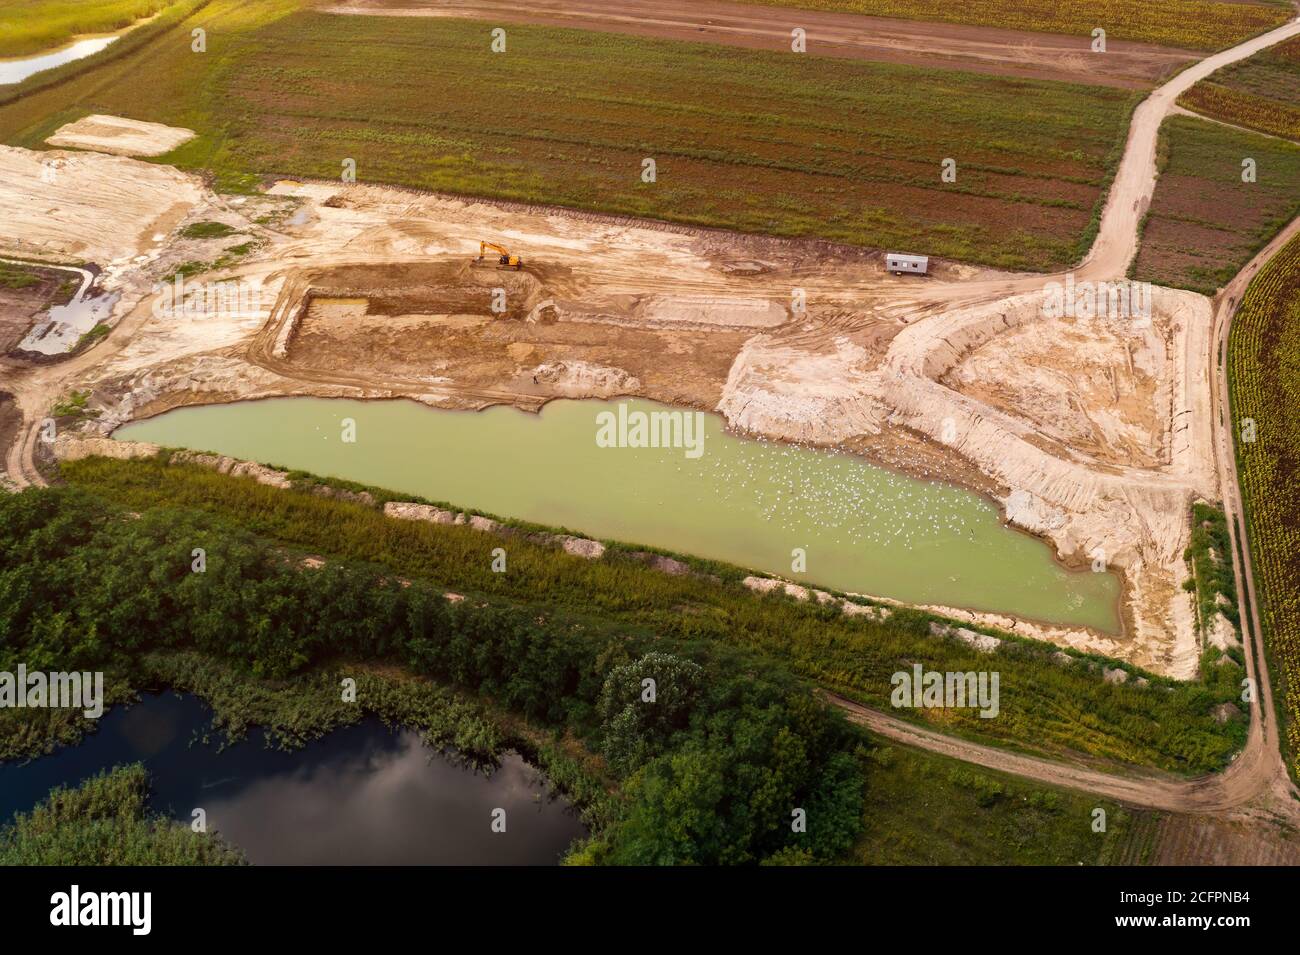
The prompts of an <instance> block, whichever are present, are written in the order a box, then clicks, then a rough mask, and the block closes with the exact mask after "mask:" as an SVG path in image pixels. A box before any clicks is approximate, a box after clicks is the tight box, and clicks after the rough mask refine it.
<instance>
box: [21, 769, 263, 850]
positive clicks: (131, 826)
mask: <svg viewBox="0 0 1300 955" xmlns="http://www.w3.org/2000/svg"><path fill="white" fill-rule="evenodd" d="M147 792H148V774H147V773H146V772H145V770H144V767H143V766H141V765H140V764H139V763H134V764H132V765H130V766H119V767H117V768H115V769H113V770H112V771H110V772H104V773H101V774H100V775H98V776H94V777H92V778H90V779H88V780H86V781H85V782H83V783H82V784H81V785H80V786H78V787H76V788H75V789H63V788H60V789H55V790H54V791H53V792H51V793H50V796H49V798H48V799H46V800H45V801H44V802H43V803H41V804H40V805H38V806H37V807H36V808H35V809H33V810H32V811H31V812H30V813H19V814H18V815H17V816H16V817H15V818H14V821H13V822H11V823H9V824H7V825H5V826H0V866H4V865H239V864H240V863H242V862H243V856H242V855H241V854H240V853H239V852H238V851H236V850H234V849H232V848H230V847H229V846H227V845H225V844H224V843H223V842H222V841H221V839H220V838H219V837H218V836H217V835H216V834H214V833H208V832H194V831H192V830H191V829H190V827H189V826H186V825H184V824H183V823H179V822H173V821H171V820H169V819H164V818H162V817H160V816H153V815H150V814H149V813H147V812H146V811H145V798H146V795H147Z"/></svg>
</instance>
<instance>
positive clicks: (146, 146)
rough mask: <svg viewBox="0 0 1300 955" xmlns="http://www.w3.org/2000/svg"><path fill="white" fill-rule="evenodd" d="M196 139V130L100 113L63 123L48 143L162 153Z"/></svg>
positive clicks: (128, 153) (128, 152)
mask: <svg viewBox="0 0 1300 955" xmlns="http://www.w3.org/2000/svg"><path fill="white" fill-rule="evenodd" d="M193 138H194V130H192V129H181V128H180V127H177V126H164V125H162V124H161V123H142V122H140V121H138V120H134V119H125V118H124V117H121V116H101V115H99V114H96V115H93V116H86V117H84V118H82V119H79V120H77V121H76V122H75V123H68V124H66V125H64V126H60V127H59V129H58V131H57V132H55V134H54V135H53V136H51V137H50V138H49V139H47V140H45V142H46V143H48V144H49V145H51V146H69V147H73V148H76V149H93V150H94V151H95V152H101V153H114V154H115V155H118V156H161V155H162V154H163V153H169V152H171V151H172V150H173V149H175V148H176V147H177V146H179V145H181V143H187V142H189V141H190V140H191V139H193Z"/></svg>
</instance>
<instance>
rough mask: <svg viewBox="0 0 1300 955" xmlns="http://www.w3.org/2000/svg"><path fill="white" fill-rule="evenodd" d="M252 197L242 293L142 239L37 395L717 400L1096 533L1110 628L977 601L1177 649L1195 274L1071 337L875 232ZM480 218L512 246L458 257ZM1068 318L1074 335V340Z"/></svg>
mask: <svg viewBox="0 0 1300 955" xmlns="http://www.w3.org/2000/svg"><path fill="white" fill-rule="evenodd" d="M8 152H10V153H15V152H16V153H21V152H23V151H21V150H17V151H14V150H10V151H8ZM0 158H3V157H0ZM20 158H21V161H25V162H29V163H30V162H31V161H32V160H31V159H30V157H20ZM97 158H98V159H102V160H104V161H106V162H111V163H114V164H116V163H122V164H127V165H126V167H124V168H123V170H122V171H123V172H125V173H134V172H136V171H137V170H136V167H141V169H140V170H139V172H140V174H139V175H138V176H135V175H132V174H128V175H122V176H118V177H116V178H115V179H114V180H113V184H112V189H113V190H116V189H122V190H126V191H127V192H129V193H130V195H128V196H126V197H124V199H123V203H124V204H123V205H122V206H121V208H122V209H128V210H129V209H132V208H137V207H140V208H147V209H148V210H149V212H150V215H152V216H153V217H154V218H155V219H156V218H157V216H158V215H159V211H158V209H159V207H160V205H161V207H162V209H163V211H164V212H166V209H167V206H166V204H165V203H161V204H160V203H158V202H156V201H154V200H153V199H152V197H153V195H154V192H153V190H154V189H155V188H157V184H158V182H159V180H160V179H167V178H171V177H175V178H176V179H177V180H178V181H179V182H180V183H181V185H180V188H179V192H180V194H181V195H183V196H189V195H192V196H193V197H194V198H193V201H194V205H195V207H196V208H199V209H201V208H203V207H204V206H205V204H215V203H217V202H218V200H217V199H214V197H212V195H211V193H208V192H207V191H206V190H205V189H204V188H203V186H202V184H201V183H200V182H199V181H198V180H197V178H195V177H191V176H187V175H185V174H181V173H178V172H176V171H175V170H172V169H169V168H168V167H165V166H161V167H160V166H156V165H152V164H144V163H139V162H136V161H133V160H129V159H124V158H121V157H97ZM10 161H11V162H13V161H18V160H15V159H14V157H12V156H11V157H10ZM20 188H21V187H20ZM27 188H28V189H30V188H32V187H31V186H30V185H29V186H28V187H27ZM269 193H270V196H269V197H267V198H266V199H265V201H266V202H279V203H287V204H290V205H295V206H296V208H297V210H298V211H297V213H295V214H294V215H293V216H291V217H282V218H278V219H276V220H275V221H274V222H273V223H272V224H270V225H258V224H256V223H254V222H253V221H252V220H253V219H254V218H255V213H256V211H257V210H256V209H255V208H254V203H252V202H250V203H249V204H248V205H247V206H243V207H240V206H233V205H229V204H225V205H223V208H222V221H225V222H229V223H230V224H231V225H232V226H236V227H238V228H239V229H240V231H241V232H242V233H244V234H247V235H249V236H252V237H253V238H255V239H256V240H257V241H258V248H257V251H256V252H255V253H254V254H252V255H250V256H249V257H248V258H246V259H245V260H242V261H241V262H240V263H238V264H237V265H235V266H233V267H231V268H226V269H223V270H222V275H221V276H220V277H221V278H222V279H235V280H238V281H241V282H245V283H248V285H249V286H250V287H252V288H254V289H256V290H257V291H258V293H259V294H260V301H261V306H260V310H258V311H256V312H255V313H253V314H249V315H237V316H232V315H226V314H212V315H187V316H183V317H175V316H173V317H166V316H163V317H160V316H158V315H156V314H154V313H153V310H152V308H151V304H152V299H151V297H150V295H149V294H148V291H147V290H148V288H149V284H150V283H151V282H154V281H158V280H159V278H161V277H162V273H163V272H165V270H166V268H167V266H166V265H165V264H164V263H166V262H168V261H170V260H169V259H168V258H167V256H168V252H167V250H168V249H170V248H172V247H173V246H181V247H183V244H182V243H181V242H180V240H179V239H178V238H177V235H176V229H175V227H172V228H170V229H169V231H168V233H167V235H166V236H165V237H164V239H163V240H162V241H161V242H160V243H159V247H160V248H161V249H162V250H163V251H162V253H161V255H160V256H154V255H150V256H145V257H144V258H143V259H141V260H140V261H139V262H138V263H136V264H134V265H130V266H124V271H123V272H122V273H121V274H120V275H119V280H120V282H121V284H123V285H125V286H126V287H128V289H129V290H131V291H132V293H133V294H129V295H127V296H126V297H124V299H123V302H122V304H121V305H120V306H119V308H118V310H117V312H116V314H115V316H114V321H115V323H117V324H118V325H120V326H121V327H122V328H123V329H124V330H125V331H124V332H123V333H121V334H119V333H116V332H115V333H114V335H113V336H111V337H110V339H109V341H108V343H107V344H105V345H101V346H98V347H97V348H96V349H95V350H92V351H91V352H90V353H87V355H85V356H82V357H81V358H80V359H78V360H77V362H76V363H74V365H73V371H75V372H76V374H75V376H69V377H67V378H66V379H62V380H59V381H58V382H57V383H56V382H54V381H53V379H51V383H50V384H49V385H47V386H46V387H47V388H48V389H49V392H48V394H47V396H46V401H47V402H48V401H50V400H53V398H54V397H56V396H57V394H61V393H64V392H66V391H67V390H68V389H69V388H71V387H74V386H75V387H78V388H86V387H89V388H91V389H92V390H93V393H94V402H95V406H96V408H98V409H99V410H100V411H101V414H100V417H99V418H97V419H95V420H94V421H92V422H89V423H87V425H86V427H87V428H88V429H90V430H92V431H97V432H101V433H107V432H109V431H111V430H112V429H113V428H114V427H115V426H116V425H118V424H120V423H122V422H124V421H127V420H131V419H132V418H134V417H138V416H140V415H148V414H154V413H157V412H159V411H162V410H165V409H167V408H171V407H176V406H178V405H184V404H199V403H206V402H213V401H230V400H236V399H239V398H259V397H268V396H273V395H286V394H298V395H304V394H305V395H319V396H345V397H369V398H387V397H396V396H409V397H414V398H416V399H417V400H420V401H424V402H426V403H429V404H432V405H436V406H439V407H446V408H481V407H484V406H486V405H489V404H495V403H513V404H516V405H518V406H520V407H523V408H529V409H536V408H538V407H540V406H541V405H542V404H543V403H544V402H545V401H547V400H550V399H551V398H556V397H609V396H614V395H636V396H642V397H647V398H651V399H655V400H659V401H664V402H668V403H673V404H678V405H684V406H689V407H693V408H698V409H700V410H706V411H717V412H719V413H721V414H722V415H723V416H724V417H725V418H726V420H727V422H728V423H729V425H730V426H731V427H732V428H733V429H735V430H738V431H742V432H749V433H753V434H755V435H758V436H763V437H767V438H773V439H780V440H791V441H798V442H804V443H810V444H817V445H823V446H833V447H843V448H845V449H851V450H854V451H857V452H860V453H864V454H866V455H867V456H868V457H869V458H871V459H872V460H874V461H877V462H878V463H884V464H887V465H888V466H890V467H894V468H898V469H902V470H906V471H909V472H912V473H915V474H917V475H919V476H922V477H939V478H942V479H945V480H954V481H957V482H959V483H962V484H964V485H966V486H969V487H972V488H974V489H976V490H979V491H981V492H983V493H987V494H989V495H990V496H992V497H994V498H995V499H996V500H997V501H998V502H999V503H1000V504H1001V505H1002V507H1003V508H1004V510H1005V512H1006V514H1007V516H1008V518H1009V519H1010V520H1012V521H1014V522H1015V523H1016V524H1018V525H1020V526H1022V527H1024V528H1026V529H1028V530H1030V531H1033V532H1035V533H1038V534H1041V535H1043V536H1044V537H1045V538H1046V539H1048V540H1049V541H1050V542H1051V543H1052V544H1053V545H1054V546H1055V547H1056V550H1057V552H1058V554H1059V555H1060V556H1061V558H1062V559H1064V560H1066V561H1067V562H1069V563H1071V564H1073V565H1075V566H1083V565H1085V564H1087V563H1088V562H1089V560H1090V558H1089V555H1090V554H1091V553H1093V552H1094V551H1096V550H1098V549H1100V550H1101V551H1103V552H1104V553H1105V554H1106V558H1107V565H1108V567H1110V568H1111V569H1113V570H1117V571H1119V572H1120V573H1121V574H1122V575H1123V577H1124V580H1125V596H1124V602H1123V607H1122V613H1123V617H1124V619H1125V624H1126V630H1125V633H1124V634H1123V635H1122V636H1115V635H1106V634H1100V633H1094V632H1090V631H1085V630H1066V629H1063V628H1060V627H1052V626H1047V625H1041V624H1037V623H1035V622H1033V621H1024V620H1013V619H1010V618H1005V617H998V616H996V615H984V616H983V617H981V618H980V619H983V620H985V621H986V622H989V623H992V624H995V625H998V626H1004V627H1008V628H1012V629H1015V630H1017V631H1018V632H1020V633H1023V634H1026V635H1036V636H1041V637H1044V638H1046V639H1051V640H1055V641H1057V642H1059V643H1063V644H1069V645H1072V646H1076V647H1080V648H1084V649H1089V650H1096V651H1098V652H1103V653H1108V654H1113V655H1115V656H1118V657H1122V658H1126V659H1129V660H1131V661H1133V662H1136V663H1139V664H1141V665H1144V666H1148V667H1150V668H1152V669H1154V670H1157V671H1159V672H1166V673H1171V674H1177V675H1188V674H1190V673H1191V672H1193V671H1194V668H1195V666H1196V660H1197V657H1198V642H1197V637H1196V635H1195V633H1194V631H1193V623H1192V608H1191V605H1190V602H1189V601H1190V599H1189V598H1188V597H1187V595H1186V594H1184V593H1183V592H1182V591H1181V590H1180V589H1179V586H1178V585H1179V584H1180V583H1181V580H1182V579H1183V577H1184V576H1185V575H1186V571H1185V568H1184V567H1183V566H1182V558H1181V554H1182V550H1183V548H1184V546H1185V543H1186V536H1187V532H1188V529H1187V524H1188V510H1189V507H1190V503H1191V501H1192V499H1193V498H1194V497H1196V496H1198V495H1200V496H1205V497H1207V498H1210V499H1213V498H1214V497H1215V494H1216V487H1215V479H1214V470H1213V466H1212V463H1211V461H1212V459H1211V455H1210V449H1209V448H1210V441H1209V427H1210V413H1209V396H1208V356H1209V353H1210V349H1209V344H1208V316H1209V305H1208V301H1207V300H1205V299H1204V298H1202V297H1200V296H1197V295H1193V294H1191V293H1183V292H1174V291H1168V290H1158V292H1159V294H1158V295H1157V296H1156V298H1155V320H1154V322H1153V326H1152V330H1151V331H1150V332H1148V333H1144V334H1143V335H1138V336H1134V335H1130V334H1127V333H1125V334H1118V333H1116V334H1090V333H1086V332H1082V331H1080V329H1077V328H1076V329H1070V328H1065V327H1058V326H1057V325H1053V324H1052V323H1051V322H1048V321H1043V320H1042V316H1041V315H1039V314H1038V312H1039V310H1038V303H1039V302H1040V300H1041V294H1042V287H1043V283H1044V281H1045V279H1046V278H1047V277H1044V276H1014V275H1007V274H1004V273H996V272H990V271H981V270H977V269H972V268H968V267H962V266H952V265H948V264H945V263H936V270H935V274H934V275H931V276H929V277H926V278H917V277H912V276H903V277H896V276H890V275H888V274H886V273H885V272H884V270H883V268H882V264H883V263H882V261H881V256H880V255H879V254H878V253H872V252H868V251H861V250H851V249H842V248H838V247H833V246H829V245H827V244H825V243H816V242H798V241H789V240H777V239H771V238H767V237H761V236H752V237H751V236H741V235H734V234H727V233H720V232H711V231H706V230H692V229H686V228H676V227H667V226H662V225H659V224H653V223H643V222H640V221H635V220H627V219H621V218H616V217H610V216H597V215H590V214H582V215H579V214H569V213H563V212H560V211H557V210H550V209H542V208H530V207H523V206H519V205H512V204H507V203H501V204H495V203H488V202H479V201H471V200H464V199H456V198H449V197H440V196H434V195H427V194H421V193H415V192H410V191H405V190H399V189H392V188H385V187H377V186H367V185H354V186H348V187H342V186H340V185H338V184H336V183H315V182H307V183H302V182H287V181H286V182H282V183H280V184H278V185H275V186H273V187H272V188H271V189H270V190H269ZM108 198H110V199H114V200H115V199H116V197H115V196H112V195H110V196H109V197H108ZM3 201H4V197H3V195H0V203H3ZM184 209H185V207H184V206H182V207H181V210H180V211H181V212H184ZM189 214H190V215H191V217H193V216H197V215H199V212H197V211H194V210H193V209H192V210H190V213H189ZM205 214H207V213H205ZM119 217H120V214H119ZM241 217H243V218H242V219H241ZM142 218H145V219H147V218H148V216H142ZM182 218H183V217H182V216H181V215H178V216H177V222H178V223H179V222H180V221H182ZM116 225H117V233H118V234H119V235H121V234H122V233H123V232H126V233H127V234H130V230H129V229H125V228H124V227H123V223H122V222H121V221H118V222H117V223H116ZM154 227H155V228H156V227H157V226H154ZM48 228H49V226H48V224H47V223H42V224H41V226H40V228H39V229H38V228H35V227H34V228H33V230H31V231H33V232H35V233H39V232H40V229H48ZM17 233H18V236H19V237H22V236H25V235H26V232H25V231H24V230H23V229H21V228H20V229H19V230H17ZM149 239H150V241H152V233H151V234H150V236H149ZM480 241H488V242H497V243H500V244H503V245H505V246H507V247H508V248H510V249H511V251H512V252H515V253H517V254H520V255H522V256H523V258H524V263H525V268H524V269H523V270H522V271H520V272H514V271H512V270H503V269H499V268H497V267H496V266H495V263H494V262H493V261H491V260H489V262H487V263H483V264H475V262H474V259H475V258H476V256H477V254H478V250H479V243H480ZM105 244H107V242H106V241H105ZM187 257H189V258H193V257H194V256H193V255H187ZM156 259H157V260H158V261H156ZM173 267H174V266H173ZM131 269H134V271H131ZM212 277H213V276H208V277H207V278H212ZM204 278H205V277H204V276H194V277H193V281H200V282H201V281H203V280H204ZM494 289H503V290H504V291H505V304H506V308H505V311H504V312H502V313H499V314H498V313H494V312H493V311H492V309H491V296H492V292H493V290H494ZM796 292H798V293H799V294H798V295H796ZM796 303H799V304H796ZM799 305H802V308H801V307H799ZM1008 314H1010V315H1012V316H1013V320H1012V321H1007V320H1006V319H1004V318H1003V316H1004V315H1008ZM1071 334H1088V335H1089V338H1088V348H1087V349H1081V348H1078V347H1075V343H1074V342H1072V340H1071V338H1070V335H1071ZM1084 352H1086V355H1085V358H1086V360H1080V359H1079V357H1078V356H1079V355H1080V354H1083V353H1084ZM1067 383H1068V384H1069V387H1068V388H1067V387H1066V384H1067ZM1117 394H1118V395H1119V396H1120V401H1119V402H1118V403H1117V402H1116V401H1115V395H1117ZM1189 411H1190V412H1192V413H1191V414H1187V412H1189ZM1179 420H1181V421H1184V422H1190V424H1184V425H1182V426H1180V427H1178V428H1175V427H1174V424H1173V422H1174V421H1179ZM967 616H968V617H969V615H967Z"/></svg>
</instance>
